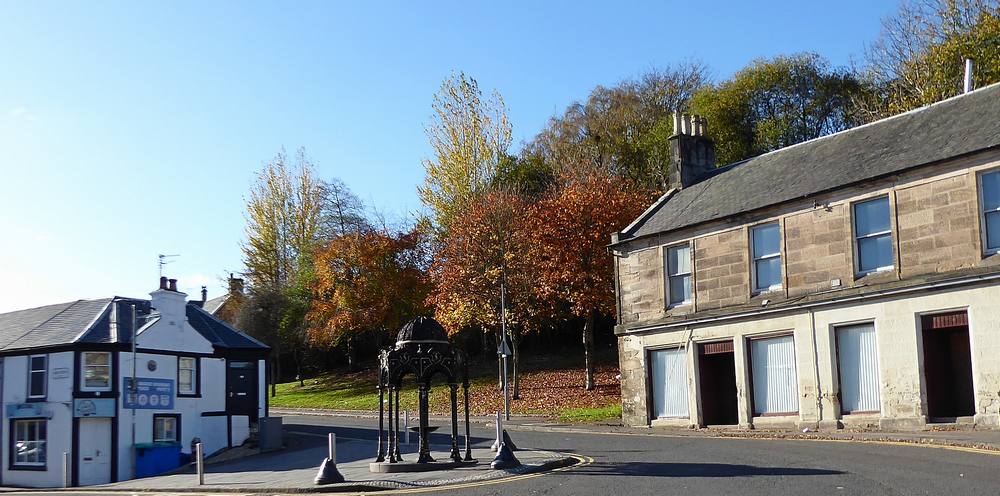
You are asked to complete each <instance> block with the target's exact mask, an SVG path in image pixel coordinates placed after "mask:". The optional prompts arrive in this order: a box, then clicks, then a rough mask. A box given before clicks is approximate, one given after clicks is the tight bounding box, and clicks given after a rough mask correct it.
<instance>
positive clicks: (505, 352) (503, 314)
mask: <svg viewBox="0 0 1000 496" xmlns="http://www.w3.org/2000/svg"><path fill="white" fill-rule="evenodd" d="M500 333H501V336H500V347H499V348H498V349H497V354H498V355H500V357H501V358H503V413H504V420H510V387H509V386H510V384H509V383H508V381H507V357H509V356H510V355H511V354H512V353H511V349H510V345H509V344H508V343H507V286H506V284H504V281H503V280H502V279H501V281H500Z"/></svg>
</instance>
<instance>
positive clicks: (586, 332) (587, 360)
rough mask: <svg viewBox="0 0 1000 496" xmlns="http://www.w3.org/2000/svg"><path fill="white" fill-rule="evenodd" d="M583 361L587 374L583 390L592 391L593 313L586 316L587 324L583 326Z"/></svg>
mask: <svg viewBox="0 0 1000 496" xmlns="http://www.w3.org/2000/svg"><path fill="white" fill-rule="evenodd" d="M583 360H584V368H585V369H586V371H587V372H586V374H587V383H586V385H585V386H584V389H586V390H587V391H591V390H593V389H594V312H589V313H588V314H587V322H586V323H584V324H583Z"/></svg>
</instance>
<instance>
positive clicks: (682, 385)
mask: <svg viewBox="0 0 1000 496" xmlns="http://www.w3.org/2000/svg"><path fill="white" fill-rule="evenodd" d="M686 356H687V352H686V350H685V349H683V348H672V349H667V350H654V351H652V352H650V368H651V369H652V370H651V372H652V376H653V388H652V389H653V391H652V392H653V417H654V418H687V417H689V415H688V387H687V384H688V376H687V366H686V363H687V360H685V357H686Z"/></svg>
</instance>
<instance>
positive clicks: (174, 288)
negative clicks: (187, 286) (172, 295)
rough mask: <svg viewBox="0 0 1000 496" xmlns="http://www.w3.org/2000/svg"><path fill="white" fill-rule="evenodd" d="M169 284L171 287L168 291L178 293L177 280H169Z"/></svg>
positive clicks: (168, 287)
mask: <svg viewBox="0 0 1000 496" xmlns="http://www.w3.org/2000/svg"><path fill="white" fill-rule="evenodd" d="M167 282H169V283H170V285H169V286H167V289H169V290H170V291H177V279H167Z"/></svg>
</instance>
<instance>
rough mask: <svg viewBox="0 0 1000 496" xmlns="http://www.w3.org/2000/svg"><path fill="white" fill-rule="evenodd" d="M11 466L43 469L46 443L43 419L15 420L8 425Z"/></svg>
mask: <svg viewBox="0 0 1000 496" xmlns="http://www.w3.org/2000/svg"><path fill="white" fill-rule="evenodd" d="M10 430H11V451H12V453H11V456H10V459H11V465H12V466H13V467H14V468H17V467H26V468H31V467H45V448H46V442H47V439H48V438H47V432H46V430H47V429H46V420H45V419H16V420H13V421H11V423H10Z"/></svg>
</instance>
